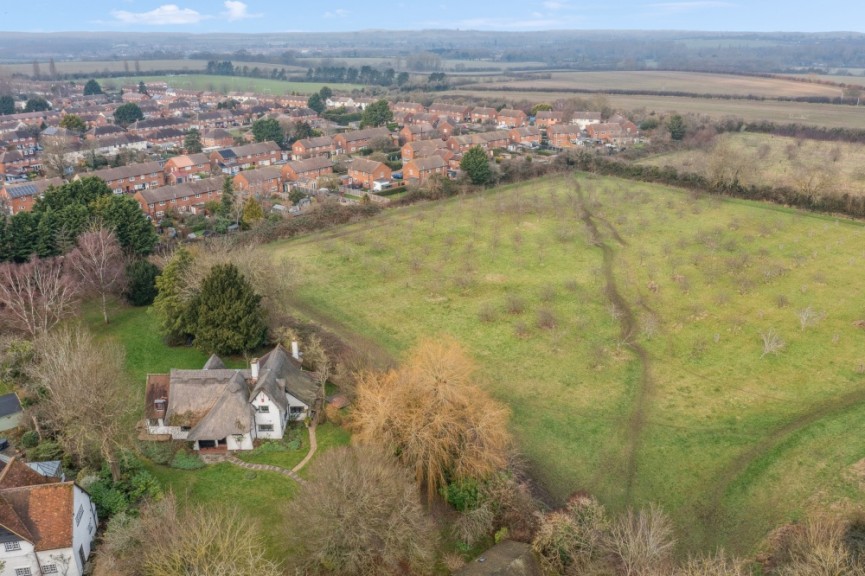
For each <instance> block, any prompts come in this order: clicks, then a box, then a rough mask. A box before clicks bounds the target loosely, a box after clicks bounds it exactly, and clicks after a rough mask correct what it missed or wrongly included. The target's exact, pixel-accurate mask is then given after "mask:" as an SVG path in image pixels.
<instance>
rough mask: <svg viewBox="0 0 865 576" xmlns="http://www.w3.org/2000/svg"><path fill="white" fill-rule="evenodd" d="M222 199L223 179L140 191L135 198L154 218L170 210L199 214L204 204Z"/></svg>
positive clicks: (210, 179) (197, 181) (211, 179)
mask: <svg viewBox="0 0 865 576" xmlns="http://www.w3.org/2000/svg"><path fill="white" fill-rule="evenodd" d="M221 197H222V178H207V179H206V180H196V181H194V182H184V183H183V184H176V185H174V186H163V187H162V188H148V189H147V190H139V191H138V192H136V193H135V196H134V198H135V199H136V200H137V201H138V203H139V204H140V205H141V209H142V210H143V211H144V212H145V213H146V214H148V215H149V216H151V217H153V218H160V217H162V216H164V215H165V213H166V212H168V211H169V210H176V211H178V212H192V213H193V214H197V213H199V212H201V211H202V210H203V209H204V204H205V203H206V202H209V201H211V200H214V201H218V200H219V199H220V198H221Z"/></svg>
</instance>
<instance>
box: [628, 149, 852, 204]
mask: <svg viewBox="0 0 865 576" xmlns="http://www.w3.org/2000/svg"><path fill="white" fill-rule="evenodd" d="M640 163H641V164H648V165H652V166H659V167H663V166H673V167H675V168H676V169H677V170H680V171H685V172H695V173H698V174H701V175H703V176H706V177H707V178H712V179H714V178H716V176H720V177H724V178H727V179H729V178H730V176H731V175H732V173H733V171H735V172H736V176H737V178H738V179H739V181H740V182H742V183H743V184H745V185H747V186H749V185H752V184H754V185H769V186H786V187H789V188H793V189H796V190H801V191H803V192H808V193H813V194H821V195H822V194H837V195H841V194H849V195H851V196H863V195H865V145H862V144H851V143H846V142H820V141H817V140H805V139H801V140H799V139H796V138H788V137H783V136H771V135H767V134H744V133H743V134H721V135H720V136H717V137H716V139H715V142H714V144H713V145H711V146H709V147H705V148H702V149H700V148H689V149H687V150H684V149H683V150H680V151H677V152H671V153H667V154H659V155H657V156H652V157H650V158H647V159H645V160H642V161H640Z"/></svg>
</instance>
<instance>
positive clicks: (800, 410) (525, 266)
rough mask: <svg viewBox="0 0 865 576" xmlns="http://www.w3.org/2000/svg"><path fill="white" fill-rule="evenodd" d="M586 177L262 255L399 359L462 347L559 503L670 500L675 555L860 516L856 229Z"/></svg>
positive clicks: (319, 308) (331, 317) (393, 216)
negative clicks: (437, 346) (809, 517)
mask: <svg viewBox="0 0 865 576" xmlns="http://www.w3.org/2000/svg"><path fill="white" fill-rule="evenodd" d="M580 182H581V185H582V187H583V194H584V200H582V201H581V200H580V197H579V196H578V195H577V194H576V193H575V192H574V191H573V190H572V188H571V187H570V185H568V184H567V183H566V181H565V180H563V179H556V178H547V179H541V180H536V181H533V182H529V183H526V184H522V185H513V186H508V187H503V188H499V189H496V190H492V191H488V192H486V193H484V194H480V195H477V196H471V197H465V198H460V197H458V198H453V199H450V200H447V201H444V202H437V203H427V204H420V205H415V206H410V207H405V208H397V209H393V210H389V211H387V212H386V213H384V214H382V215H381V216H379V217H377V218H375V219H373V220H370V221H365V222H363V223H359V224H356V225H352V226H349V227H345V228H340V230H339V233H333V232H331V233H327V232H325V233H322V234H321V235H318V236H310V237H305V238H300V239H295V240H289V241H282V242H278V243H274V244H271V245H268V246H266V247H264V248H263V249H265V250H267V251H269V252H270V253H272V254H273V255H274V256H279V257H283V256H288V257H290V258H292V259H294V261H295V262H296V264H297V265H298V266H299V273H298V277H299V278H302V281H301V282H300V283H299V285H298V286H297V288H296V290H295V293H294V294H293V298H296V299H297V300H298V301H299V302H300V303H301V304H302V308H303V309H304V310H306V311H307V313H308V314H309V315H311V316H313V319H316V320H318V321H321V322H324V323H325V324H326V323H327V322H328V321H331V322H334V323H336V324H338V325H339V326H340V327H341V328H343V329H344V331H345V330H349V331H353V332H354V333H356V334H359V335H362V336H363V337H365V338H370V339H372V340H374V341H375V342H377V343H378V344H379V345H380V346H381V347H382V348H384V349H385V350H386V351H388V352H390V353H391V354H393V355H395V356H397V357H399V356H400V355H401V354H402V353H404V352H405V351H406V350H407V349H408V348H409V347H411V346H412V345H413V344H414V343H416V342H417V341H418V340H419V339H420V338H423V337H435V336H437V335H440V334H449V335H452V336H454V337H456V338H457V339H458V340H460V341H461V342H462V343H463V344H464V345H465V346H466V347H467V348H468V349H469V351H470V353H471V354H472V355H473V356H474V357H475V359H476V360H477V362H478V364H479V367H480V371H479V374H478V377H479V380H480V383H481V384H482V385H483V386H484V387H486V388H487V389H488V390H489V391H490V392H491V393H492V394H493V395H494V396H496V397H497V398H499V399H500V400H501V401H503V402H505V403H507V404H508V405H509V406H510V409H511V413H512V416H511V423H512V430H513V432H514V434H515V437H516V439H517V442H518V444H519V447H520V449H521V451H522V452H523V453H524V455H525V456H526V457H527V459H528V461H529V464H530V467H531V471H532V473H533V475H534V477H535V478H536V479H537V480H538V481H539V482H540V483H541V484H542V485H543V486H544V488H546V489H547V490H548V491H549V493H550V494H551V495H552V496H553V497H554V498H556V499H557V500H559V501H563V500H564V499H565V498H566V497H567V496H568V495H569V494H571V493H572V492H574V491H577V490H586V491H589V492H591V493H593V494H596V495H597V496H598V497H599V498H600V499H601V500H602V501H603V502H604V503H605V504H607V505H608V506H609V507H610V508H612V509H613V510H616V511H618V510H622V509H624V508H626V507H628V506H640V505H645V504H647V503H649V502H658V503H660V504H662V505H663V506H664V507H665V508H666V509H667V510H668V511H669V512H670V513H671V514H672V516H673V518H674V520H675V523H676V525H677V528H678V536H679V539H680V542H681V546H680V551H681V552H682V553H685V552H690V551H703V550H709V549H712V548H714V547H715V546H719V545H720V546H723V547H724V548H726V549H727V550H728V551H732V552H737V553H746V552H750V551H752V550H753V549H754V548H755V547H756V546H757V545H758V544H759V542H760V540H761V539H762V538H763V537H764V536H765V535H766V534H767V533H768V531H769V530H771V529H772V528H774V527H775V526H777V525H779V524H781V523H783V522H786V521H789V520H793V519H796V518H799V517H801V516H802V515H803V514H804V513H805V512H806V511H807V510H808V509H810V508H811V507H816V506H825V505H827V504H829V503H832V504H839V503H840V504H863V503H865V497H863V493H862V491H861V490H862V488H861V487H860V483H861V482H863V481H865V478H863V477H862V476H860V475H859V473H857V472H856V470H858V468H856V467H855V466H854V465H855V464H856V463H857V462H859V461H860V460H862V459H863V458H865V445H863V444H862V443H861V441H860V438H861V436H862V434H863V432H865V423H863V422H865V420H863V416H865V387H863V384H865V353H863V352H862V350H863V344H865V342H863V339H865V332H863V330H862V329H861V328H858V327H857V326H856V325H855V324H854V323H855V322H856V321H858V320H863V319H865V307H863V305H862V301H861V297H860V295H859V292H858V287H859V286H861V285H862V283H863V281H865V266H863V264H865V262H863V259H865V253H863V251H862V250H861V246H862V241H863V239H865V227H863V226H862V225H861V224H859V223H852V222H849V221H843V220H836V219H834V218H831V217H824V216H817V215H812V214H806V213H800V212H796V211H793V210H788V209H785V208H781V207H778V206H769V205H762V204H756V203H750V202H745V201H739V200H731V201H726V200H721V199H718V198H708V197H707V198H703V197H698V196H695V195H693V194H689V193H685V192H681V191H678V190H673V189H669V188H665V187H662V186H653V185H642V184H638V183H634V182H629V181H623V180H617V179H612V178H606V179H601V178H588V177H581V179H580ZM583 207H585V208H587V209H588V211H589V213H590V214H591V215H592V216H591V218H590V221H591V222H592V224H593V225H594V228H595V231H594V232H592V229H591V228H590V227H588V226H587V225H586V224H584V222H583V221H581V216H582V215H583V212H582V209H583ZM601 244H602V245H604V246H606V247H607V251H608V254H607V256H608V257H607V258H606V260H605V257H604V251H603V250H602V249H601V247H600V245H601ZM608 271H609V275H607V272H608ZM607 278H609V281H608V279H607ZM612 297H615V298H612ZM611 298H612V299H611ZM612 302H616V304H615V305H614V304H613V303H612ZM772 332H774V333H775V334H777V335H778V338H779V339H780V340H783V342H784V346H783V347H782V348H781V349H780V350H779V352H778V353H777V354H771V353H770V354H765V355H764V353H763V352H764V346H763V338H764V337H766V338H770V335H771V333H772Z"/></svg>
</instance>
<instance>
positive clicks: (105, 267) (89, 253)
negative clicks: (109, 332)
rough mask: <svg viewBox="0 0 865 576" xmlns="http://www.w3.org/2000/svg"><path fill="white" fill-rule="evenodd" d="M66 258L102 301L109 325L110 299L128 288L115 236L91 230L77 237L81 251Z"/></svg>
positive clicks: (121, 250) (121, 256) (104, 231)
mask: <svg viewBox="0 0 865 576" xmlns="http://www.w3.org/2000/svg"><path fill="white" fill-rule="evenodd" d="M67 258H68V261H69V265H70V267H71V268H72V270H74V271H75V273H76V274H77V275H78V278H79V280H80V281H81V285H82V286H83V287H84V289H85V290H86V291H88V292H90V293H92V294H94V295H96V296H98V297H99V299H100V303H101V306H102V317H103V318H104V319H105V323H106V324H108V302H107V301H108V297H109V296H111V295H117V294H120V293H121V292H122V291H123V288H124V287H125V286H126V263H125V261H124V258H123V249H122V248H121V247H120V243H119V242H118V241H117V237H116V236H115V235H114V232H112V231H110V230H106V229H105V228H102V227H101V226H98V225H95V226H92V227H91V228H90V229H89V230H88V231H87V232H84V233H83V234H81V235H80V236H79V237H78V247H77V248H75V250H73V251H72V252H70V253H69V255H68V256H67Z"/></svg>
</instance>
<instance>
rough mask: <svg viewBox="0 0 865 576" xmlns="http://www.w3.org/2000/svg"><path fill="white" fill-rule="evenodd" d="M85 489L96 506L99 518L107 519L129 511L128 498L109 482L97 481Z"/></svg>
mask: <svg viewBox="0 0 865 576" xmlns="http://www.w3.org/2000/svg"><path fill="white" fill-rule="evenodd" d="M86 489H87V491H88V492H89V493H90V498H91V499H92V500H93V503H94V504H96V512H97V513H98V514H99V517H100V518H109V517H111V516H114V515H115V514H119V513H121V512H126V511H127V510H128V509H129V498H128V497H127V496H126V494H124V493H123V491H122V490H120V489H119V488H117V487H115V486H113V485H112V484H111V481H110V480H103V479H99V480H97V481H96V482H93V483H92V484H90V485H89V486H87V487H86Z"/></svg>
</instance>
